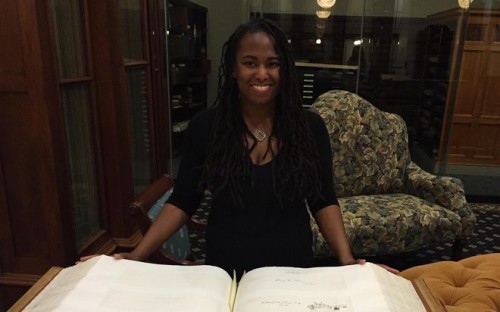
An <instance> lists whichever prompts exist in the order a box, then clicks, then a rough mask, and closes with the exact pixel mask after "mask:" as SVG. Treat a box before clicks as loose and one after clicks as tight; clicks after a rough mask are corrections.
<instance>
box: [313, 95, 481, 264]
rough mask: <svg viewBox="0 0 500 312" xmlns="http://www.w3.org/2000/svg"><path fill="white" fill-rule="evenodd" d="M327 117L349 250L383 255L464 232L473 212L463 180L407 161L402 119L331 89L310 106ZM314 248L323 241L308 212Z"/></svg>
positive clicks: (323, 247) (319, 251) (321, 250)
mask: <svg viewBox="0 0 500 312" xmlns="http://www.w3.org/2000/svg"><path fill="white" fill-rule="evenodd" d="M312 109H313V110H315V111H316V112H317V113H319V115H320V116H321V117H322V118H323V120H324V121H325V124H326V127H327V129H328V133H329V135H330V145H331V148H332V153H333V159H332V161H333V168H334V182H335V190H336V192H337V196H338V198H339V203H340V206H341V208H342V211H343V217H344V226H345V228H346V231H347V235H348V238H349V241H350V243H351V248H352V250H353V253H354V254H356V255H366V256H370V255H383V254H392V253H399V252H404V251H411V250H415V249H418V248H420V247H423V246H425V245H428V244H431V243H435V242H439V241H451V240H453V239H455V238H459V237H464V236H470V235H472V233H473V230H474V224H475V216H474V214H473V213H472V211H471V209H470V208H469V206H468V204H467V202H466V200H465V195H464V189H463V185H462V183H461V181H460V180H459V179H456V178H452V177H439V176H435V175H433V174H430V173H428V172H425V171H424V170H422V169H421V168H420V167H418V165H416V164H415V163H413V162H412V161H411V157H410V152H409V149H408V134H407V130H406V125H405V122H404V121H403V119H402V118H401V117H400V116H398V115H396V114H391V113H387V112H383V111H381V110H379V109H377V108H376V107H375V106H373V105H371V104H370V103H369V102H368V101H366V100H364V99H363V98H361V97H359V96H358V95H356V94H354V93H350V92H347V91H342V90H333V91H329V92H327V93H324V94H322V95H321V96H319V97H318V98H317V99H316V101H315V102H314V103H313V105H312ZM311 226H312V229H313V233H314V235H313V236H314V252H315V255H317V256H327V255H328V254H329V248H328V246H327V244H326V242H325V240H324V238H323V237H322V235H321V234H320V231H319V229H318V226H317V224H316V223H315V221H314V219H311Z"/></svg>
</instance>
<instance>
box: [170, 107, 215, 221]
mask: <svg viewBox="0 0 500 312" xmlns="http://www.w3.org/2000/svg"><path fill="white" fill-rule="evenodd" d="M212 121H213V111H211V110H210V111H204V112H201V113H199V114H197V115H196V116H195V117H194V118H193V119H191V121H190V123H189V126H188V128H187V129H186V132H185V133H184V137H183V145H182V155H181V161H180V164H179V171H178V174H177V178H176V179H175V185H174V191H173V193H172V196H170V198H169V200H168V203H170V204H173V205H175V206H177V207H178V208H180V209H181V210H183V211H184V212H185V213H186V214H187V215H188V216H191V215H193V213H194V212H195V211H196V209H197V208H198V206H199V204H200V201H201V197H202V195H203V190H200V189H199V179H200V176H201V173H202V168H203V165H204V163H205V158H206V154H207V149H208V141H209V139H210V133H211V127H212V126H211V125H212Z"/></svg>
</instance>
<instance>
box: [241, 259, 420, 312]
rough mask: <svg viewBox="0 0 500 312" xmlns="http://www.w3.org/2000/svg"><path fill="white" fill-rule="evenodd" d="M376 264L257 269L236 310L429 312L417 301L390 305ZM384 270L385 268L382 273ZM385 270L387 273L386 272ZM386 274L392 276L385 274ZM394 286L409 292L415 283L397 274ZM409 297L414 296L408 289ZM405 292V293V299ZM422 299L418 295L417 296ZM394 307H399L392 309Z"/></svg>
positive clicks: (245, 285) (246, 278) (243, 282)
mask: <svg viewBox="0 0 500 312" xmlns="http://www.w3.org/2000/svg"><path fill="white" fill-rule="evenodd" d="M378 269H381V268H379V267H378V266H377V265H374V264H371V263H367V264H365V265H350V266H342V267H319V268H307V269H301V268H289V267H267V268H260V269H255V270H252V271H250V272H248V273H247V274H245V275H244V276H243V278H242V279H241V280H240V283H239V286H238V291H237V294H236V302H235V306H234V310H233V311H234V312H255V311H259V312H280V311H286V312H307V311H313V312H328V311H342V312H346V311H351V312H364V311H367V312H368V311H370V312H372V311H378V312H383V311H394V312H399V311H412V312H418V311H425V309H424V307H423V305H422V304H421V303H419V302H413V298H412V299H411V300H410V301H411V302H412V303H410V306H409V307H408V306H405V307H404V308H400V307H399V306H397V305H398V304H399V302H397V303H396V304H391V303H389V301H392V300H393V299H392V297H391V296H387V295H385V294H384V289H383V287H381V286H380V285H381V283H386V281H385V279H384V278H382V281H380V279H381V277H380V276H384V274H378V275H377V274H376V273H374V272H375V271H378ZM381 270H383V269H381ZM383 271H385V270H383ZM385 273H386V275H392V273H389V272H387V271H385ZM394 278H396V279H394V280H391V278H388V280H391V283H392V284H391V286H390V287H391V288H392V287H398V288H403V289H406V286H407V285H409V287H412V285H411V282H410V281H408V280H405V279H404V278H402V277H398V276H396V275H394ZM408 293H409V295H410V296H416V292H415V291H414V290H413V292H410V291H408ZM405 294H406V293H402V294H401V295H402V296H403V295H405ZM417 298H418V297H417ZM395 306H396V308H394V307H395Z"/></svg>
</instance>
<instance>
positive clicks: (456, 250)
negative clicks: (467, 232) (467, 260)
mask: <svg viewBox="0 0 500 312" xmlns="http://www.w3.org/2000/svg"><path fill="white" fill-rule="evenodd" d="M466 244H467V238H465V237H460V238H457V239H455V242H454V243H453V246H452V247H451V258H452V259H453V260H454V261H458V260H461V259H462V257H463V254H462V252H463V249H464V247H465V245H466Z"/></svg>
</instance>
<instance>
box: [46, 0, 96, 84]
mask: <svg viewBox="0 0 500 312" xmlns="http://www.w3.org/2000/svg"><path fill="white" fill-rule="evenodd" d="M53 5H54V24H55V25H54V27H55V33H56V44H57V53H58V61H59V74H60V76H61V79H67V78H76V77H82V76H88V64H87V55H86V54H85V51H86V45H85V40H84V38H85V36H84V31H83V29H84V28H83V17H84V15H83V10H82V4H81V1H79V0H54V2H53Z"/></svg>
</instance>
